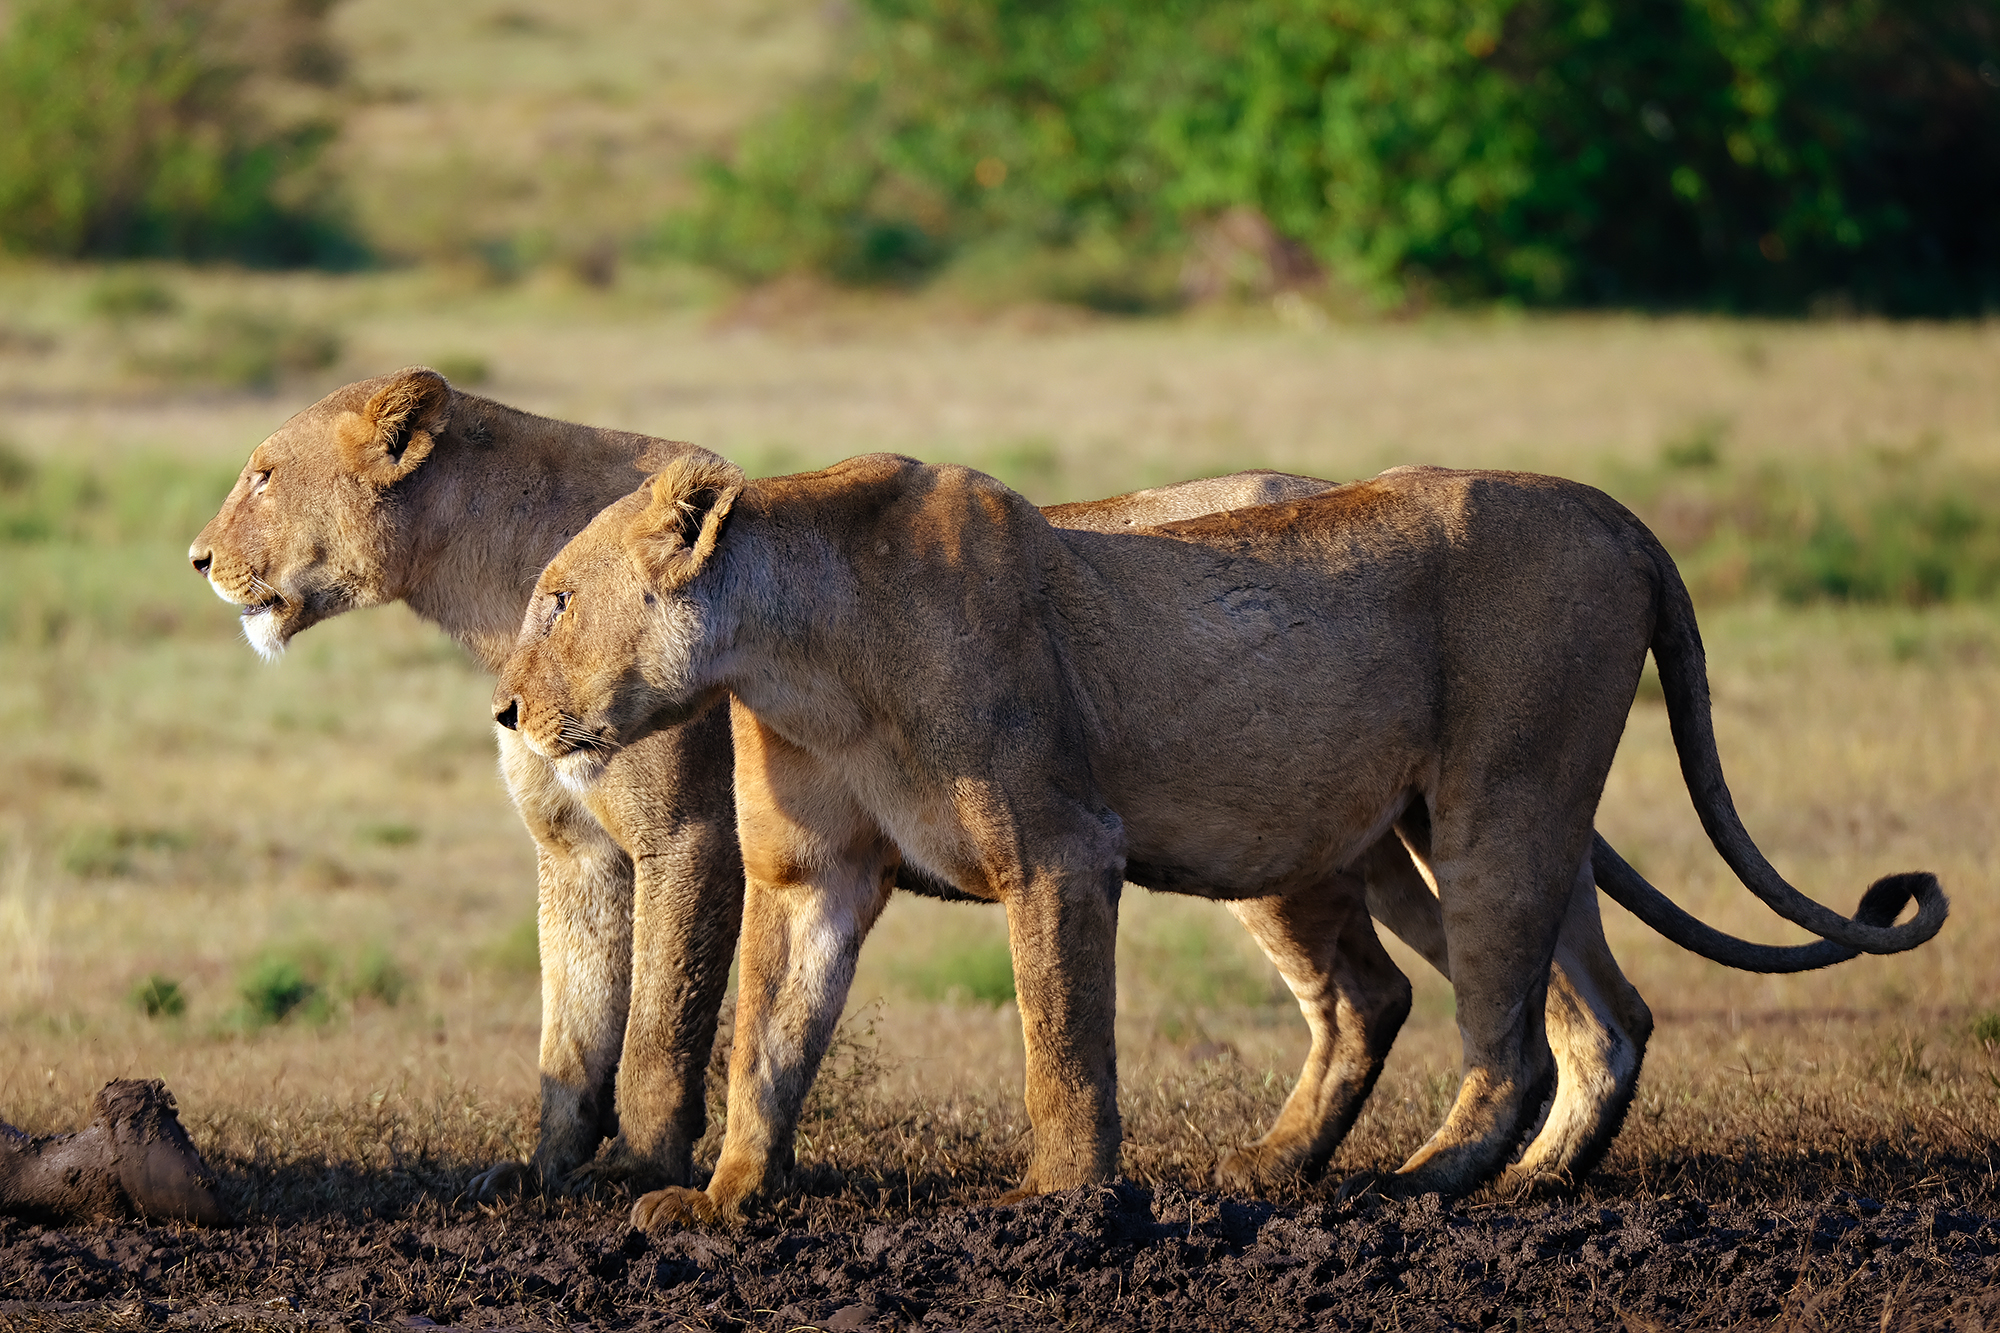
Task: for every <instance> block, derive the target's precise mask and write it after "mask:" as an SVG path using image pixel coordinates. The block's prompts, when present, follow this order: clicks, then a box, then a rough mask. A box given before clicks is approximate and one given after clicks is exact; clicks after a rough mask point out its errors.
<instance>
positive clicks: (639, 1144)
mask: <svg viewBox="0 0 2000 1333" xmlns="http://www.w3.org/2000/svg"><path fill="white" fill-rule="evenodd" d="M628 762H629V763H630V764H632V765H633V766H634V767H635V768H636V770H637V771H634V772H631V773H621V772H620V770H621V769H622V768H624V767H625V765H626V764H627V763H628ZM732 768H733V762H732V758H731V747H730V740H729V713H728V710H727V709H725V708H716V709H713V710H711V711H710V712H709V713H707V714H704V715H703V716H701V717H699V718H696V719H695V720H693V721H691V722H688V723H686V724H685V725H683V726H679V727H674V728H671V729H668V730H666V731H662V732H658V733H656V734H655V735H654V736H652V737H649V738H648V739H647V740H645V741H642V742H640V744H638V745H636V746H633V747H631V748H630V749H629V750H627V751H625V752H623V753H621V755H620V756H619V758H618V759H617V760H615V761H614V768H613V772H614V773H618V774H619V776H621V777H622V778H623V779H624V780H623V781H621V782H619V783H617V784H616V786H615V787H614V786H612V785H610V784H603V785H600V787H599V791H598V798H597V799H596V800H594V801H593V805H594V806H596V807H598V810H599V814H600V817H601V818H602V819H603V821H604V823H605V824H606V826H607V827H609V828H611V829H612V830H613V831H614V832H615V833H616V834H617V835H618V840H619V842H620V843H622V844H623V845H624V846H627V847H629V848H631V849H632V851H633V866H634V877H633V887H632V983H631V1007H630V1011H629V1012H628V1014H627V1016H626V1020H625V1040H624V1047H623V1050H622V1052H621V1054H620V1055H619V1058H618V1103H617V1104H618V1137H617V1139H616V1140H614V1141H613V1143H612V1145H611V1147H610V1150H609V1151H608V1152H606V1153H604V1154H603V1155H602V1156H600V1157H599V1158H598V1159H597V1160H596V1161H594V1162H591V1163H588V1164H586V1166H585V1168H584V1169H585V1170H586V1171H588V1172H589V1173H590V1174H591V1175H592V1176H595V1177H598V1178H601V1179H616V1180H625V1181H630V1182H632V1183H634V1184H635V1185H636V1186H637V1187H638V1188H641V1189H655V1188H658V1187H660V1186H663V1185H686V1184H690V1183H691V1182H692V1179H693V1171H694V1145H695V1144H696V1143H697V1142H699V1141H700V1139H701V1136H702V1134H703V1133H704V1132H705V1131H706V1130H707V1127H708V1089H707V1077H708V1062H709V1054H710V1052H711V1051H712V1050H713V1049H714V1047H715V1028H716V1015H717V1013H718V1012H719V1011H720V1009H721V1007H722V1000H723V996H724V994H725V993H726V992H727V990H728V988H729V964H730V962H731V960H732V959H733V958H734V957H735V955H736V941H737V935H738V932H739V931H740V929H741V925H742V919H743V858H742V855H741V853H740V852H739V851H738V846H737V841H736V801H735V797H734V794H733V792H732V790H731V773H732Z"/></svg>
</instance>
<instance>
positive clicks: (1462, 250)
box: [666, 0, 2000, 312]
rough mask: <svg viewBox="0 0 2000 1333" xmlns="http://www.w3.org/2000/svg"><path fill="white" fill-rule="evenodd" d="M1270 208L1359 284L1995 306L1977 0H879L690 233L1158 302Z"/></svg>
mask: <svg viewBox="0 0 2000 1333" xmlns="http://www.w3.org/2000/svg"><path fill="white" fill-rule="evenodd" d="M1237 208H1251V209H1255V210H1257V211H1258V212H1259V213H1261V215H1263V216H1264V217H1265V218H1268V220H1269V222H1270V223H1271V224H1272V225H1273V226H1274V227H1275V228H1276V230H1277V232H1278V233H1279V234H1280V236H1282V237H1286V238H1290V239H1291V240H1292V241H1295V242H1299V243H1302V244H1303V245H1304V246H1306V247H1307V248H1308V249H1309V250H1310V252H1311V254H1312V255H1313V256H1314V257H1315V258H1316V259H1317V261H1318V262H1319V264H1321V265H1322V266H1324V267H1326V268H1328V269H1330V270H1331V271H1332V272H1333V273H1334V274H1335V275H1336V276H1337V277H1339V278H1340V279H1342V280H1344V281H1345V282H1347V283H1350V284H1353V285H1355V286H1357V287H1360V288H1362V289H1364V290H1368V291H1372V292H1375V293H1376V294H1378V295H1379V296H1381V297H1383V298H1385V299H1386V298H1393V297H1394V296H1396V295H1397V294H1398V293H1401V292H1407V291H1409V290H1411V289H1412V288H1415V289H1418V290H1428V291H1434V292H1438V293H1441V294H1445V295H1455V296H1464V297H1477V298H1487V297H1494V296H1507V297H1514V298H1519V299H1523V300H1528V301H1537V302H1586V303H1590V302H1599V303H1621V304H1625V303H1640V304H1674V305H1698V306H1714V307H1723V308H1759V309H1800V308H1803V307H1804V306H1805V305H1806V304H1808V303H1809V302H1812V301H1814V300H1815V299H1821V300H1827V299H1830V300H1831V301H1833V302H1834V303H1835V304H1839V303H1843V302H1844V303H1848V304H1852V305H1857V306H1861V307H1868V308H1879V309H1883V310H1888V311H1937V312H1958V311H1978V310H1982V309H1987V308H1991V307H1993V306H1995V305H2000V240H1996V237H2000V26H1996V25H1994V24H1992V23H1991V22H1990V21H1989V15H1988V14H1987V12H1986V10H1985V9H1984V8H1983V7H1981V6H1978V5H1974V4H1969V3H1964V0H1819V2H1818V3H1813V2H1811V0H1806V2H1803V3H1802V2H1801V0H1636V2H1635V3H1631V4H1624V5H1612V4H1607V3H1605V2H1604V0H1534V2H1532V3H1531V2H1530V0H1394V2H1392V0H1146V3H1140V2H1139V0H1074V2H1073V3H1068V4H1061V5H1057V4H1051V3H1048V2H1047V0H982V2H980V3H973V2H972V0H861V3H860V7H859V13H858V14H857V16H856V18H855V20H854V22H853V23H852V25H851V27H850V30H849V32H848V34H847V40H846V42H845V46H844V49H843V50H842V52H841V54H840V57H839V59H838V61H837V63H836V66H835V68H834V71H833V73H832V74H831V75H830V76H829V77H828V78H826V79H825V80H823V81H822V82H821V83H820V84H819V85H818V86H816V87H814V88H812V89H810V90H809V91H808V92H806V93H805V94H804V95H802V96H801V97H800V98H799V99H798V100H797V101H796V102H794V103H793V104H792V105H790V106H787V107H785V108H783V109H782V110H781V111H779V112H778V113H776V114H775V115H773V116H771V117H770V118H769V119H767V120H766V121H764V122H762V123H761V124H760V125H758V126H756V127H755V128H754V129H753V130H752V131H751V132H749V133H748V134H747V135H745V136H744V138H743V139H742V140H741V141H740V143H739V144H738V145H737V147H736V149H735V151H734V153H733V155H732V156H731V157H730V158H729V159H728V160H727V161H726V162H716V163H713V164H711V165H710V167H709V169H708V172H707V174H706V177H705V179H704V193H703V196H702V199H701V201H700V203H699V204H698V206H697V207H695V208H694V209H693V210H692V211H690V212H689V213H687V214H685V215H683V216H680V217H678V218H676V219H674V220H672V221H671V222H670V223H669V225H668V228H667V233H666V241H667V243H668V244H669V245H670V246H671V247H673V248H676V249H678V250H680V251H682V252H684V253H687V254H689V255H691V256H693V257H695V258H699V259H702V260H705V261H707V262H710V263H713V264H717V265H719V266H722V267H724V268H726V269H728V270H730V271H732V272H734V273H736V274H738V275H739V276H742V277H746V278H753V279H761V278H766V277H770V276H772V275H774V274H777V273H780V272H783V271H786V270H791V269H802V268H810V269H815V270H818V271H821V272H824V273H828V274H830V275H833V276H835V277H838V278H841V279H845V280H849V281H860V282H908V281H916V280H921V279H923V278H925V277H928V276H930V275H932V274H934V273H936V272H937V271H938V270H940V269H941V268H942V267H944V266H945V265H947V264H961V265H971V266H973V267H978V266H979V265H980V264H981V263H982V262H993V260H992V257H993V256H995V255H998V256H999V257H1000V258H999V261H998V262H1000V263H1002V264H1003V265H1009V266H1012V267H1013V268H1014V269H1016V270H1017V271H1020V272H1022V273H1030V274H1033V275H1034V277H1033V278H1032V281H1033V282H1035V283H1036V284H1037V285H1040V286H1042V287H1043V289H1044V292H1045V294H1050V295H1058V296H1063V297H1065V298H1066V299H1076V300H1082V301H1084V302H1086V303H1088V304H1100V305H1107V306H1111V307H1115V308H1130V307H1131V306H1133V305H1134V304H1141V305H1143V304H1145V303H1146V302H1148V301H1155V300H1158V299H1160V296H1161V294H1162V291H1163V289H1170V287H1171V282H1172V279H1171V276H1170V275H1171V272H1172V264H1171V262H1170V261H1171V259H1172V257H1173V256H1175V255H1177V254H1180V253H1182V252H1183V251H1184V250H1185V249H1186V247H1187V246H1188V244H1189V241H1190V238H1191V237H1193V236H1194V235H1196V234H1197V233H1198V232H1199V231H1200V229H1201V228H1202V227H1203V226H1204V225H1205V224H1206V223H1207V222H1209V221H1211V220H1213V219H1216V218H1219V217H1222V216H1224V215H1225V214H1227V213H1228V211H1229V210H1231V209H1237Z"/></svg>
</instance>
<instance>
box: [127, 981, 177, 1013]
mask: <svg viewBox="0 0 2000 1333" xmlns="http://www.w3.org/2000/svg"><path fill="white" fill-rule="evenodd" d="M132 1007H133V1008H134V1009H137V1010H139V1011H140V1012H141V1013H143V1014H145V1015H146V1017H148V1018H179V1017H180V1016H181V1015H182V1014H184V1013H186V1012H187V996H186V995H184V994H183V993H182V992H181V983H180V982H178V981H175V980H174V979H172V978H171V977H163V976H161V975H160V974H159V973H158V972H155V973H153V975H151V976H149V977H147V978H146V979H145V980H144V981H142V982H140V983H139V984H138V985H137V986H136V987H134V988H133V991H132Z"/></svg>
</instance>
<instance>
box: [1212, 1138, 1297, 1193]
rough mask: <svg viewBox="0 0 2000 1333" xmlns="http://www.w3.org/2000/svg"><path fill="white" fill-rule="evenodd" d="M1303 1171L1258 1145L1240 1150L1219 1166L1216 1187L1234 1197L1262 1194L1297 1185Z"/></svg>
mask: <svg viewBox="0 0 2000 1333" xmlns="http://www.w3.org/2000/svg"><path fill="white" fill-rule="evenodd" d="M1299 1179H1300V1172H1299V1169H1298V1167H1297V1166H1296V1165H1295V1164H1294V1163H1292V1162H1291V1161H1290V1160H1288V1159H1286V1158H1285V1157H1283V1156H1281V1155H1280V1154H1278V1153H1276V1152H1274V1151H1272V1150H1271V1149H1269V1148H1265V1147H1262V1146H1260V1145H1258V1144H1254V1143H1253V1144H1251V1145H1250V1146H1249V1147H1247V1148H1238V1149H1237V1150H1236V1151H1235V1152H1233V1153H1231V1154H1229V1156H1227V1157H1225V1158H1223V1159H1222V1160H1221V1161H1220V1162H1218V1163H1216V1167H1215V1186H1216V1188H1217V1189H1220V1190H1224V1191H1227V1192H1228V1193H1231V1194H1249V1195H1262V1194H1266V1193H1268V1192H1270V1191H1271V1190H1274V1189H1277V1188H1278V1187H1280V1186H1283V1185H1292V1184H1296V1183H1298V1181H1299Z"/></svg>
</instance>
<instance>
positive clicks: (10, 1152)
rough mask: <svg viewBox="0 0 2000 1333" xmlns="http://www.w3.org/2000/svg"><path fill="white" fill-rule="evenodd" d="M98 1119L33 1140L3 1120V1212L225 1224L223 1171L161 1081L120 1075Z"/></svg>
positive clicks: (98, 1105)
mask: <svg viewBox="0 0 2000 1333" xmlns="http://www.w3.org/2000/svg"><path fill="white" fill-rule="evenodd" d="M91 1112H92V1115H91V1121H90V1124H89V1125H88V1126H87V1127H86V1128H84V1129H83V1130H81V1131H80V1132H78V1133H75V1134H56V1135H51V1136H50V1137H48V1138H39V1139H37V1138H30V1137H29V1136H28V1135H26V1134H23V1133H22V1132H21V1131H20V1130H18V1129H15V1128H14V1127H13V1126H12V1125H8V1124H3V1123H0V1213H11V1214H14V1215H16V1216H21V1217H33V1218H40V1219H45V1220H49V1221H57V1222H70V1221H82V1220H85V1219H88V1218H99V1217H146V1218H156V1219H163V1220H164V1219H180V1220H183V1221H188V1222H199V1223H201V1224H202V1225H203V1226H219V1225H221V1224H222V1223H223V1222H224V1221H226V1220H227V1219H226V1217H225V1215H224V1214H223V1211H222V1205H221V1204H220V1203H218V1202H217V1201H216V1198H215V1175H214V1173H213V1172H211V1171H210V1170H209V1169H208V1166H207V1164H206V1163H204V1162H203V1161H202V1160H201V1154H200V1153H198V1152H196V1151H195V1149H194V1144H193V1143H192V1142H191V1141H190V1140H189V1139H188V1136H187V1131H186V1130H184V1129H182V1128H181V1120H180V1116H179V1115H178V1114H177V1113H176V1112H175V1110H174V1095H173V1094H172V1093H171V1092H168V1091H167V1085H166V1084H164V1083H162V1082H160V1081H159V1080H158V1079H144V1080H140V1079H114V1080H113V1081H111V1082H109V1083H107V1084H105V1085H104V1086H103V1087H102V1088H101V1089H99V1090H98V1093H97V1098H96V1100H95V1101H94V1102H93V1103H92V1104H91Z"/></svg>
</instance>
